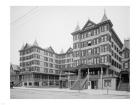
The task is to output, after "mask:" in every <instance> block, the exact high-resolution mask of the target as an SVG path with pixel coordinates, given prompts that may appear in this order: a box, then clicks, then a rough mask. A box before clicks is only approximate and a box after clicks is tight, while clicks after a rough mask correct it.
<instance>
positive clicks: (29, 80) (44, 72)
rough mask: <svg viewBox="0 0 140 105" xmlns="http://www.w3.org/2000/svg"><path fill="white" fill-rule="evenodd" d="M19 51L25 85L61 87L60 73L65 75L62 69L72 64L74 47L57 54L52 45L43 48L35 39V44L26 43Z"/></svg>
mask: <svg viewBox="0 0 140 105" xmlns="http://www.w3.org/2000/svg"><path fill="white" fill-rule="evenodd" d="M19 52H20V67H21V75H22V84H23V86H28V87H35V86H37V87H38V86H41V87H42V86H46V87H48V86H49V87H59V84H60V82H59V78H60V74H61V76H63V75H64V73H63V72H61V69H63V68H65V67H71V66H72V61H73V58H72V48H69V49H68V51H67V52H66V53H61V54H57V53H55V52H54V50H53V49H52V47H49V48H47V49H43V48H41V47H39V46H38V43H37V41H35V42H34V43H33V45H29V44H27V43H26V44H25V45H24V46H23V47H22V48H21V50H20V51H19Z"/></svg>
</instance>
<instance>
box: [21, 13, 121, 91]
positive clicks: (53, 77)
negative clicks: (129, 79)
mask: <svg viewBox="0 0 140 105" xmlns="http://www.w3.org/2000/svg"><path fill="white" fill-rule="evenodd" d="M71 34H72V36H73V48H69V49H68V50H67V52H65V53H60V54H57V53H56V52H55V51H54V50H53V49H52V47H49V48H47V49H43V48H41V47H40V46H39V45H38V43H37V42H36V41H35V42H34V43H33V44H32V45H30V44H25V45H24V46H22V48H21V49H20V50H19V52H20V67H21V73H20V75H21V76H20V77H21V81H22V82H21V84H22V86H28V87H36V86H37V87H38V86H41V87H42V86H44V87H45V86H46V87H48V86H49V87H61V88H62V87H65V88H70V89H75V90H76V89H77V90H79V89H107V88H108V89H113V90H116V89H118V86H119V83H120V80H119V73H120V72H121V70H122V61H121V59H122V56H121V55H120V51H121V49H122V47H123V44H122V42H121V40H120V39H119V37H118V35H117V34H116V32H115V31H114V29H113V24H112V22H111V20H109V19H108V18H107V16H106V13H104V15H103V17H102V19H101V21H100V22H99V23H95V22H93V21H91V20H90V19H89V20H88V21H87V22H86V24H85V25H84V26H83V27H82V28H81V29H80V27H79V26H78V25H77V27H76V29H75V31H74V32H72V33H71Z"/></svg>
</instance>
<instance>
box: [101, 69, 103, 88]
mask: <svg viewBox="0 0 140 105" xmlns="http://www.w3.org/2000/svg"><path fill="white" fill-rule="evenodd" d="M101 88H103V67H101Z"/></svg>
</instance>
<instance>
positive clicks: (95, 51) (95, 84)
mask: <svg viewBox="0 0 140 105" xmlns="http://www.w3.org/2000/svg"><path fill="white" fill-rule="evenodd" d="M72 35H73V55H74V56H73V61H74V67H77V66H78V65H81V66H82V65H85V66H82V67H79V68H78V69H80V73H79V70H78V73H79V78H78V79H77V80H75V83H73V85H75V86H73V87H72V88H74V89H79V88H83V87H84V86H86V87H84V88H91V89H95V88H96V89H106V88H109V89H114V90H115V89H117V87H118V84H119V81H118V77H119V73H120V71H121V67H122V64H121V55H120V53H119V51H120V50H121V49H122V47H123V44H122V42H121V40H120V39H119V37H118V35H117V34H116V33H115V31H114V29H113V24H112V22H111V20H109V19H108V18H107V16H106V14H105V13H104V16H103V18H102V19H101V22H100V23H98V24H96V23H94V22H93V21H91V20H88V21H87V22H86V24H85V25H84V26H83V28H82V29H80V28H79V26H77V27H76V29H75V31H74V32H73V33H72ZM84 74H85V75H84ZM82 78H83V79H82ZM87 79H88V80H87ZM87 81H88V83H87ZM76 82H77V83H76ZM78 82H80V84H82V85H81V87H79V86H78V85H77V84H78ZM87 84H88V86H87ZM71 85H72V84H71Z"/></svg>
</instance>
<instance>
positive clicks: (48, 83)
mask: <svg viewBox="0 0 140 105" xmlns="http://www.w3.org/2000/svg"><path fill="white" fill-rule="evenodd" d="M49 83H50V80H49V75H48V87H50V84H49Z"/></svg>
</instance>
